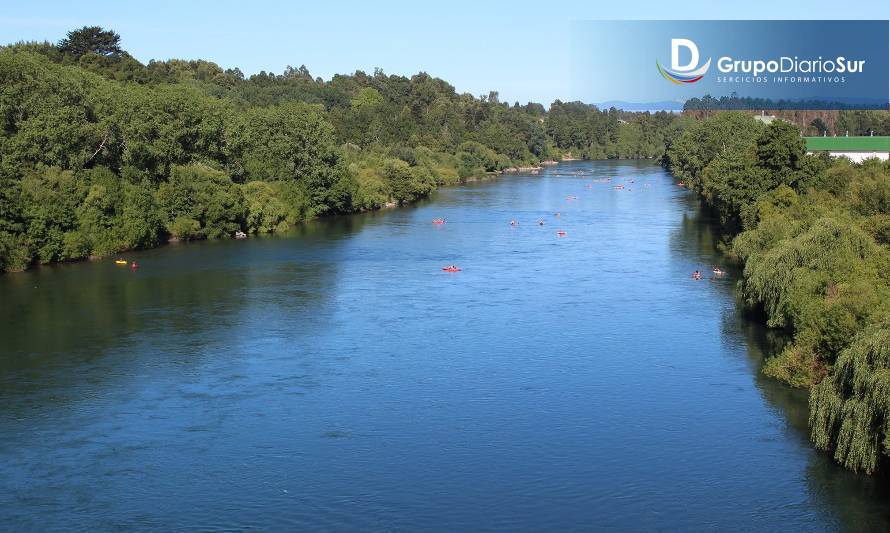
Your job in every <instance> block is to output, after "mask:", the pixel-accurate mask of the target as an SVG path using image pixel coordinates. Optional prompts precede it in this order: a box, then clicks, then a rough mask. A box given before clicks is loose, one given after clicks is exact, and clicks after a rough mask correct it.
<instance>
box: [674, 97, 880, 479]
mask: <svg viewBox="0 0 890 533" xmlns="http://www.w3.org/2000/svg"><path fill="white" fill-rule="evenodd" d="M854 113H855V112H854ZM885 115H886V113H885ZM876 117H877V118H880V116H879V115H876ZM884 118H885V119H886V117H884ZM665 165H666V166H667V168H668V169H669V170H670V171H671V172H672V173H673V174H674V176H676V177H677V179H679V180H682V181H683V182H684V183H685V184H686V185H687V186H689V188H690V189H691V190H693V191H695V192H696V193H697V194H698V195H699V196H700V198H701V200H702V202H703V204H704V205H705V206H706V208H708V209H711V210H712V211H713V212H714V213H715V214H716V215H717V216H718V217H719V220H720V222H721V225H722V227H723V230H724V231H725V232H726V237H725V239H724V242H723V249H724V251H725V252H726V253H727V255H728V256H729V257H730V258H732V259H735V260H736V261H738V262H739V263H740V264H741V265H743V267H744V270H743V274H742V278H741V279H740V280H739V283H738V296H739V299H740V305H741V306H743V307H744V308H746V309H748V310H750V311H752V312H754V313H757V314H758V315H759V316H762V318H763V321H764V322H765V323H766V325H767V326H769V327H772V328H781V329H784V330H786V331H788V332H789V333H790V334H791V336H792V341H791V342H790V343H789V344H788V345H787V346H785V348H784V349H782V350H781V351H780V352H779V353H777V354H775V355H773V356H771V357H769V358H768V359H767V360H766V362H765V367H764V373H765V374H767V375H768V376H770V377H773V378H775V379H778V380H780V381H783V382H785V383H788V384H789V385H791V386H794V387H803V388H809V389H810V400H809V407H810V414H809V424H810V430H811V435H810V436H811V439H812V441H813V443H814V444H815V445H816V447H818V448H820V449H822V450H826V451H828V452H830V453H831V454H832V455H833V457H834V459H835V460H836V461H837V462H838V463H840V464H841V465H843V466H845V467H847V468H849V469H851V470H854V471H859V472H865V473H868V474H873V473H875V472H878V471H880V472H881V473H882V474H885V475H886V474H887V473H888V472H887V471H888V468H890V465H888V456H890V162H881V161H878V160H877V159H870V160H866V161H865V162H863V163H861V164H853V163H851V162H850V161H849V160H848V159H846V158H836V159H832V158H829V157H828V156H827V155H826V154H821V155H807V154H806V152H805V147H804V141H803V139H802V138H801V132H800V130H799V129H798V127H797V126H795V125H793V124H791V123H789V122H786V121H782V120H777V121H774V122H772V123H771V124H770V125H768V126H766V125H764V124H763V123H762V122H759V121H756V120H754V119H753V118H752V116H751V114H749V113H742V112H737V111H736V112H723V113H719V114H716V115H713V116H711V117H709V118H705V119H703V120H700V121H698V122H696V123H695V124H693V125H692V126H690V127H689V128H687V129H686V130H685V131H684V132H683V133H682V134H681V135H680V136H679V137H678V138H677V139H676V140H675V141H674V142H673V143H672V144H671V146H670V147H668V149H667V154H666V157H665Z"/></svg>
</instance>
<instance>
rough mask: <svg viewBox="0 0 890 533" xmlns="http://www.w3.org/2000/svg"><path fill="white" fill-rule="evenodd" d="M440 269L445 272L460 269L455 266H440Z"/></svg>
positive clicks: (458, 270)
mask: <svg viewBox="0 0 890 533" xmlns="http://www.w3.org/2000/svg"><path fill="white" fill-rule="evenodd" d="M442 270H444V271H445V272H460V269H459V268H458V267H456V266H448V267H442Z"/></svg>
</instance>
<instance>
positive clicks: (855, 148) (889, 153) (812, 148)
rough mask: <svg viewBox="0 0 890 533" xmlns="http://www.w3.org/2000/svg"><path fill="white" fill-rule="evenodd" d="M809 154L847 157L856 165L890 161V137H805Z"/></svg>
mask: <svg viewBox="0 0 890 533" xmlns="http://www.w3.org/2000/svg"><path fill="white" fill-rule="evenodd" d="M804 140H805V141H806V143H807V153H810V154H812V153H815V152H828V153H829V155H831V156H832V157H847V158H849V159H850V160H852V161H853V162H854V163H860V162H862V161H865V160H866V159H872V158H877V159H880V160H882V161H886V160H887V159H890V137H804Z"/></svg>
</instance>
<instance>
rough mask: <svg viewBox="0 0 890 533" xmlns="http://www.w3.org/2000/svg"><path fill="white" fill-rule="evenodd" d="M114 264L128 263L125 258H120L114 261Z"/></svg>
mask: <svg viewBox="0 0 890 533" xmlns="http://www.w3.org/2000/svg"><path fill="white" fill-rule="evenodd" d="M114 264H116V265H126V264H127V262H126V261H124V260H123V259H118V260H117V261H115V262H114Z"/></svg>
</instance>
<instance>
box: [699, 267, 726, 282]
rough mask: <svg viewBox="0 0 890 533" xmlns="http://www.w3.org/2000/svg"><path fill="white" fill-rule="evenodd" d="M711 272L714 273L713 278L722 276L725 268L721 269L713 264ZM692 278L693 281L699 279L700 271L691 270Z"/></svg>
mask: <svg viewBox="0 0 890 533" xmlns="http://www.w3.org/2000/svg"><path fill="white" fill-rule="evenodd" d="M711 272H712V273H713V274H714V277H715V278H722V277H723V276H724V275H725V274H726V271H725V270H722V269H721V268H720V267H718V266H716V265H714V267H713V268H711ZM692 279H694V280H695V281H698V280H700V279H701V271H700V270H696V271H695V272H693V273H692Z"/></svg>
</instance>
